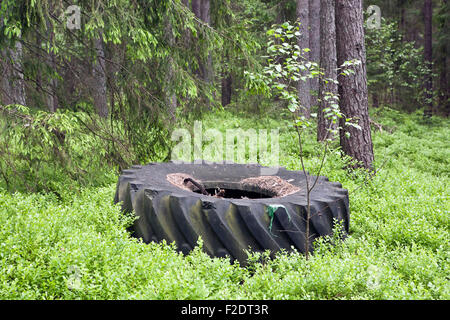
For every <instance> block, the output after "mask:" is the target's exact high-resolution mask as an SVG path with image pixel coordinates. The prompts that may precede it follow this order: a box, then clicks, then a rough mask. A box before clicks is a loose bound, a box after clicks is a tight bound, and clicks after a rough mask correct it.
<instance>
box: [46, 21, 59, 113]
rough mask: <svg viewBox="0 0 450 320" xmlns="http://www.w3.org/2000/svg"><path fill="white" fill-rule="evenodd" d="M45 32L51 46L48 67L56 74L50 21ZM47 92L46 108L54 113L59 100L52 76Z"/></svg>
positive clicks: (54, 79)
mask: <svg viewBox="0 0 450 320" xmlns="http://www.w3.org/2000/svg"><path fill="white" fill-rule="evenodd" d="M47 32H48V33H49V42H50V44H52V47H51V48H50V52H49V53H48V62H47V63H48V65H49V66H50V68H51V69H52V70H53V72H57V65H56V55H55V53H54V52H53V50H52V49H53V42H54V38H55V34H54V32H53V26H52V24H51V22H50V20H47ZM48 87H49V89H48V92H47V93H46V97H47V108H48V110H49V111H50V112H55V111H56V110H57V109H58V108H59V100H58V95H57V89H58V79H57V78H56V77H54V76H51V78H50V79H49V84H48Z"/></svg>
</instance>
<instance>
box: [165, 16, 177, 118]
mask: <svg viewBox="0 0 450 320" xmlns="http://www.w3.org/2000/svg"><path fill="white" fill-rule="evenodd" d="M164 33H165V35H164V36H165V38H166V40H167V42H168V43H169V46H170V47H173V46H174V44H175V39H174V36H173V30H172V24H171V23H170V22H169V21H168V20H167V21H166V23H165V30H164ZM173 78H174V60H173V58H172V56H169V58H168V59H167V74H166V81H165V87H164V91H165V103H166V105H167V107H168V111H169V115H170V118H171V119H172V121H176V112H177V96H176V94H175V92H174V90H173Z"/></svg>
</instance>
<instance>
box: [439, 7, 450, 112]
mask: <svg viewBox="0 0 450 320" xmlns="http://www.w3.org/2000/svg"><path fill="white" fill-rule="evenodd" d="M447 11H448V6H447V0H442V3H441V8H440V12H439V18H440V19H439V33H440V35H441V39H440V41H439V42H440V58H439V60H440V74H439V111H440V113H441V114H443V115H445V116H447V117H448V116H449V115H450V101H449V98H450V86H449V83H448V74H447V71H448V69H447V68H448V65H447V59H448V56H447V55H448V42H447V41H448V34H447V32H448V30H449V20H448V12H447Z"/></svg>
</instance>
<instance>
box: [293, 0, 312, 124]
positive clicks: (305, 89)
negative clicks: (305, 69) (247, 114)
mask: <svg viewBox="0 0 450 320" xmlns="http://www.w3.org/2000/svg"><path fill="white" fill-rule="evenodd" d="M296 13H297V18H298V19H299V21H300V30H299V31H300V36H299V37H298V46H299V47H300V50H302V55H303V58H304V59H305V60H308V61H309V60H310V55H309V52H304V51H303V50H304V49H306V48H308V49H309V0H297V10H296ZM297 89H298V98H299V103H300V106H301V111H302V113H303V115H304V116H305V117H306V118H309V117H310V114H311V93H310V81H309V79H306V81H303V80H299V81H298V84H297Z"/></svg>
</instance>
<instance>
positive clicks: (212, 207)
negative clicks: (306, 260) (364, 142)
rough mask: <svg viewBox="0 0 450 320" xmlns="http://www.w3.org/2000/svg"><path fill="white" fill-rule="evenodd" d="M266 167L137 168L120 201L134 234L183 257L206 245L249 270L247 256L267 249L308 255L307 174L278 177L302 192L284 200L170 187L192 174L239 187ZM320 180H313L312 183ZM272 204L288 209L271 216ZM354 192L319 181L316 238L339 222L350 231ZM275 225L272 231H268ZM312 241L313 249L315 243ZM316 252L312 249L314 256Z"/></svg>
mask: <svg viewBox="0 0 450 320" xmlns="http://www.w3.org/2000/svg"><path fill="white" fill-rule="evenodd" d="M261 168H267V167H261V166H260V165H246V164H208V163H201V164H192V163H189V164H176V163H173V162H168V163H151V164H148V165H146V166H133V167H132V168H131V169H129V170H124V171H123V173H122V175H121V176H120V177H119V181H118V184H117V190H116V195H115V199H114V201H115V203H118V202H122V210H123V211H124V212H133V211H134V212H135V214H136V215H137V216H138V217H139V218H138V219H137V220H136V221H135V223H134V224H133V226H132V227H130V231H131V232H132V234H133V236H135V237H140V238H142V239H143V241H144V242H145V243H149V242H151V241H156V242H158V241H161V240H163V239H165V240H166V241H167V242H169V243H171V242H173V241H175V243H176V246H177V248H178V249H179V250H181V251H182V252H183V253H185V254H187V253H189V252H190V251H191V250H192V249H193V248H194V247H195V246H196V244H197V240H198V237H199V236H201V237H202V240H203V248H204V249H205V251H206V252H207V253H208V254H209V255H211V256H213V257H226V256H229V257H230V258H231V260H232V261H234V260H235V259H237V260H238V261H239V262H240V263H243V264H245V262H246V260H247V254H246V253H245V250H249V249H251V250H253V251H259V252H261V251H265V250H267V249H269V250H270V251H271V253H272V256H273V254H274V253H275V252H277V251H279V250H280V249H285V250H287V251H289V250H292V249H296V250H298V251H300V252H304V251H305V236H304V233H305V230H306V224H305V221H306V193H305V189H306V180H305V176H304V174H303V173H302V172H299V171H289V170H286V169H285V168H279V170H278V172H277V173H276V174H274V175H276V176H278V177H280V178H282V179H285V180H287V181H289V182H290V183H291V184H293V185H295V186H298V187H300V191H298V192H296V193H293V194H290V195H287V196H284V197H279V198H262V199H230V198H215V197H212V196H207V195H202V194H199V193H195V192H191V191H189V190H184V189H181V188H178V187H177V186H175V185H173V184H171V183H170V182H169V181H167V179H166V176H167V174H170V173H186V174H190V175H191V176H193V177H195V179H198V180H200V181H202V182H203V183H205V185H206V184H207V183H210V184H211V185H213V184H217V183H220V184H221V185H222V188H224V185H227V184H230V185H234V186H235V185H236V182H239V181H241V180H242V179H245V178H249V177H255V176H259V175H260V172H261ZM312 178H313V179H314V177H312ZM270 205H282V206H284V208H286V210H287V211H288V212H286V210H285V209H283V207H280V208H279V209H277V210H276V211H275V213H274V215H273V219H271V217H269V215H268V211H267V208H268V206H270ZM349 214H350V213H349V200H348V192H347V190H345V189H343V188H342V185H341V184H340V183H338V182H330V181H328V178H326V177H319V180H318V182H317V185H316V186H315V188H314V190H313V191H312V193H311V219H310V235H311V239H312V240H314V239H315V238H317V237H320V236H324V235H331V234H332V232H333V227H334V224H335V220H334V219H336V220H338V221H342V223H343V227H344V231H345V233H348V231H349ZM271 222H272V228H271V230H269V226H270V225H271ZM312 242H313V241H311V242H310V243H312ZM312 249H313V248H312V246H310V250H311V251H312Z"/></svg>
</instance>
